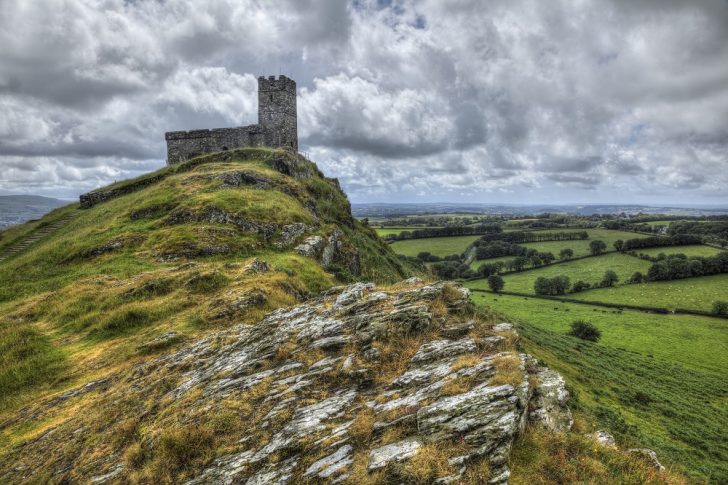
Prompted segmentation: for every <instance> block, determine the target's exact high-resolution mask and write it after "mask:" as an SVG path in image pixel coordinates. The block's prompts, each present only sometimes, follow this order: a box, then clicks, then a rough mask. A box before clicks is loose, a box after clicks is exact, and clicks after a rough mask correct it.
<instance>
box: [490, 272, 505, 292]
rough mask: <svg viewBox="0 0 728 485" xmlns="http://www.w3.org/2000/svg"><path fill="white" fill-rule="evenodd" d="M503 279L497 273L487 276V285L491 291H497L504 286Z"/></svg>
mask: <svg viewBox="0 0 728 485" xmlns="http://www.w3.org/2000/svg"><path fill="white" fill-rule="evenodd" d="M505 284H506V283H505V281H503V278H501V277H500V276H499V275H497V274H492V275H490V276H488V287H489V288H490V289H491V291H495V292H499V291H500V290H502V289H503V287H504V286H505Z"/></svg>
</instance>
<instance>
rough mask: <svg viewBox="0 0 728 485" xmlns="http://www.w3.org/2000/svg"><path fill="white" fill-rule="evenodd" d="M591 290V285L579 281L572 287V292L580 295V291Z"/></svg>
mask: <svg viewBox="0 0 728 485" xmlns="http://www.w3.org/2000/svg"><path fill="white" fill-rule="evenodd" d="M589 288H591V285H590V284H589V283H587V282H585V281H581V280H579V281H577V282H576V283H574V286H572V287H571V292H572V293H579V292H580V291H584V290H588V289H589Z"/></svg>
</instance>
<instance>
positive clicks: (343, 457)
mask: <svg viewBox="0 0 728 485" xmlns="http://www.w3.org/2000/svg"><path fill="white" fill-rule="evenodd" d="M353 450H354V449H353V448H352V447H351V446H350V445H344V446H342V447H341V448H339V449H338V450H336V451H335V452H334V453H332V454H331V455H329V456H327V457H324V458H321V459H320V460H317V461H315V462H314V463H313V464H312V465H311V466H310V467H308V468H307V469H306V472H305V473H304V474H303V476H305V477H309V476H312V475H316V476H318V477H320V478H328V477H330V476H332V475H335V474H336V473H338V472H340V471H342V470H344V469H345V468H346V467H348V466H349V465H351V464H352V463H353V462H354V458H353V456H352V454H351V452H352V451H353Z"/></svg>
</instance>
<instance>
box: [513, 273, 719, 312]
mask: <svg viewBox="0 0 728 485" xmlns="http://www.w3.org/2000/svg"><path fill="white" fill-rule="evenodd" d="M506 281H508V280H507V279H506ZM506 288H507V289H508V283H506ZM513 291H516V290H513ZM569 297H571V298H576V299H578V300H586V301H603V302H609V303H621V304H625V305H637V306H653V307H661V308H668V309H675V308H682V309H686V310H701V311H711V309H712V307H713V302H715V301H718V300H721V301H728V274H717V275H711V276H700V277H697V278H686V279H683V280H672V281H653V282H650V283H642V284H639V285H625V286H616V287H614V288H598V289H594V290H588V291H585V292H583V293H576V294H574V295H569Z"/></svg>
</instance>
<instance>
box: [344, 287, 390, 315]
mask: <svg viewBox="0 0 728 485" xmlns="http://www.w3.org/2000/svg"><path fill="white" fill-rule="evenodd" d="M373 289H374V285H373V284H372V283H354V284H353V285H351V286H349V287H347V288H346V289H345V290H344V291H342V292H341V293H340V294H339V296H338V298H336V301H335V302H334V308H335V309H340V308H343V307H345V306H347V305H351V304H352V303H354V302H356V301H358V300H360V299H361V298H362V297H363V296H364V293H365V292H367V291H371V290H373ZM382 295H385V296H384V297H386V294H383V293H379V294H378V295H377V299H376V300H373V301H380V300H381V299H383V296H382ZM369 301H372V300H369Z"/></svg>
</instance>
